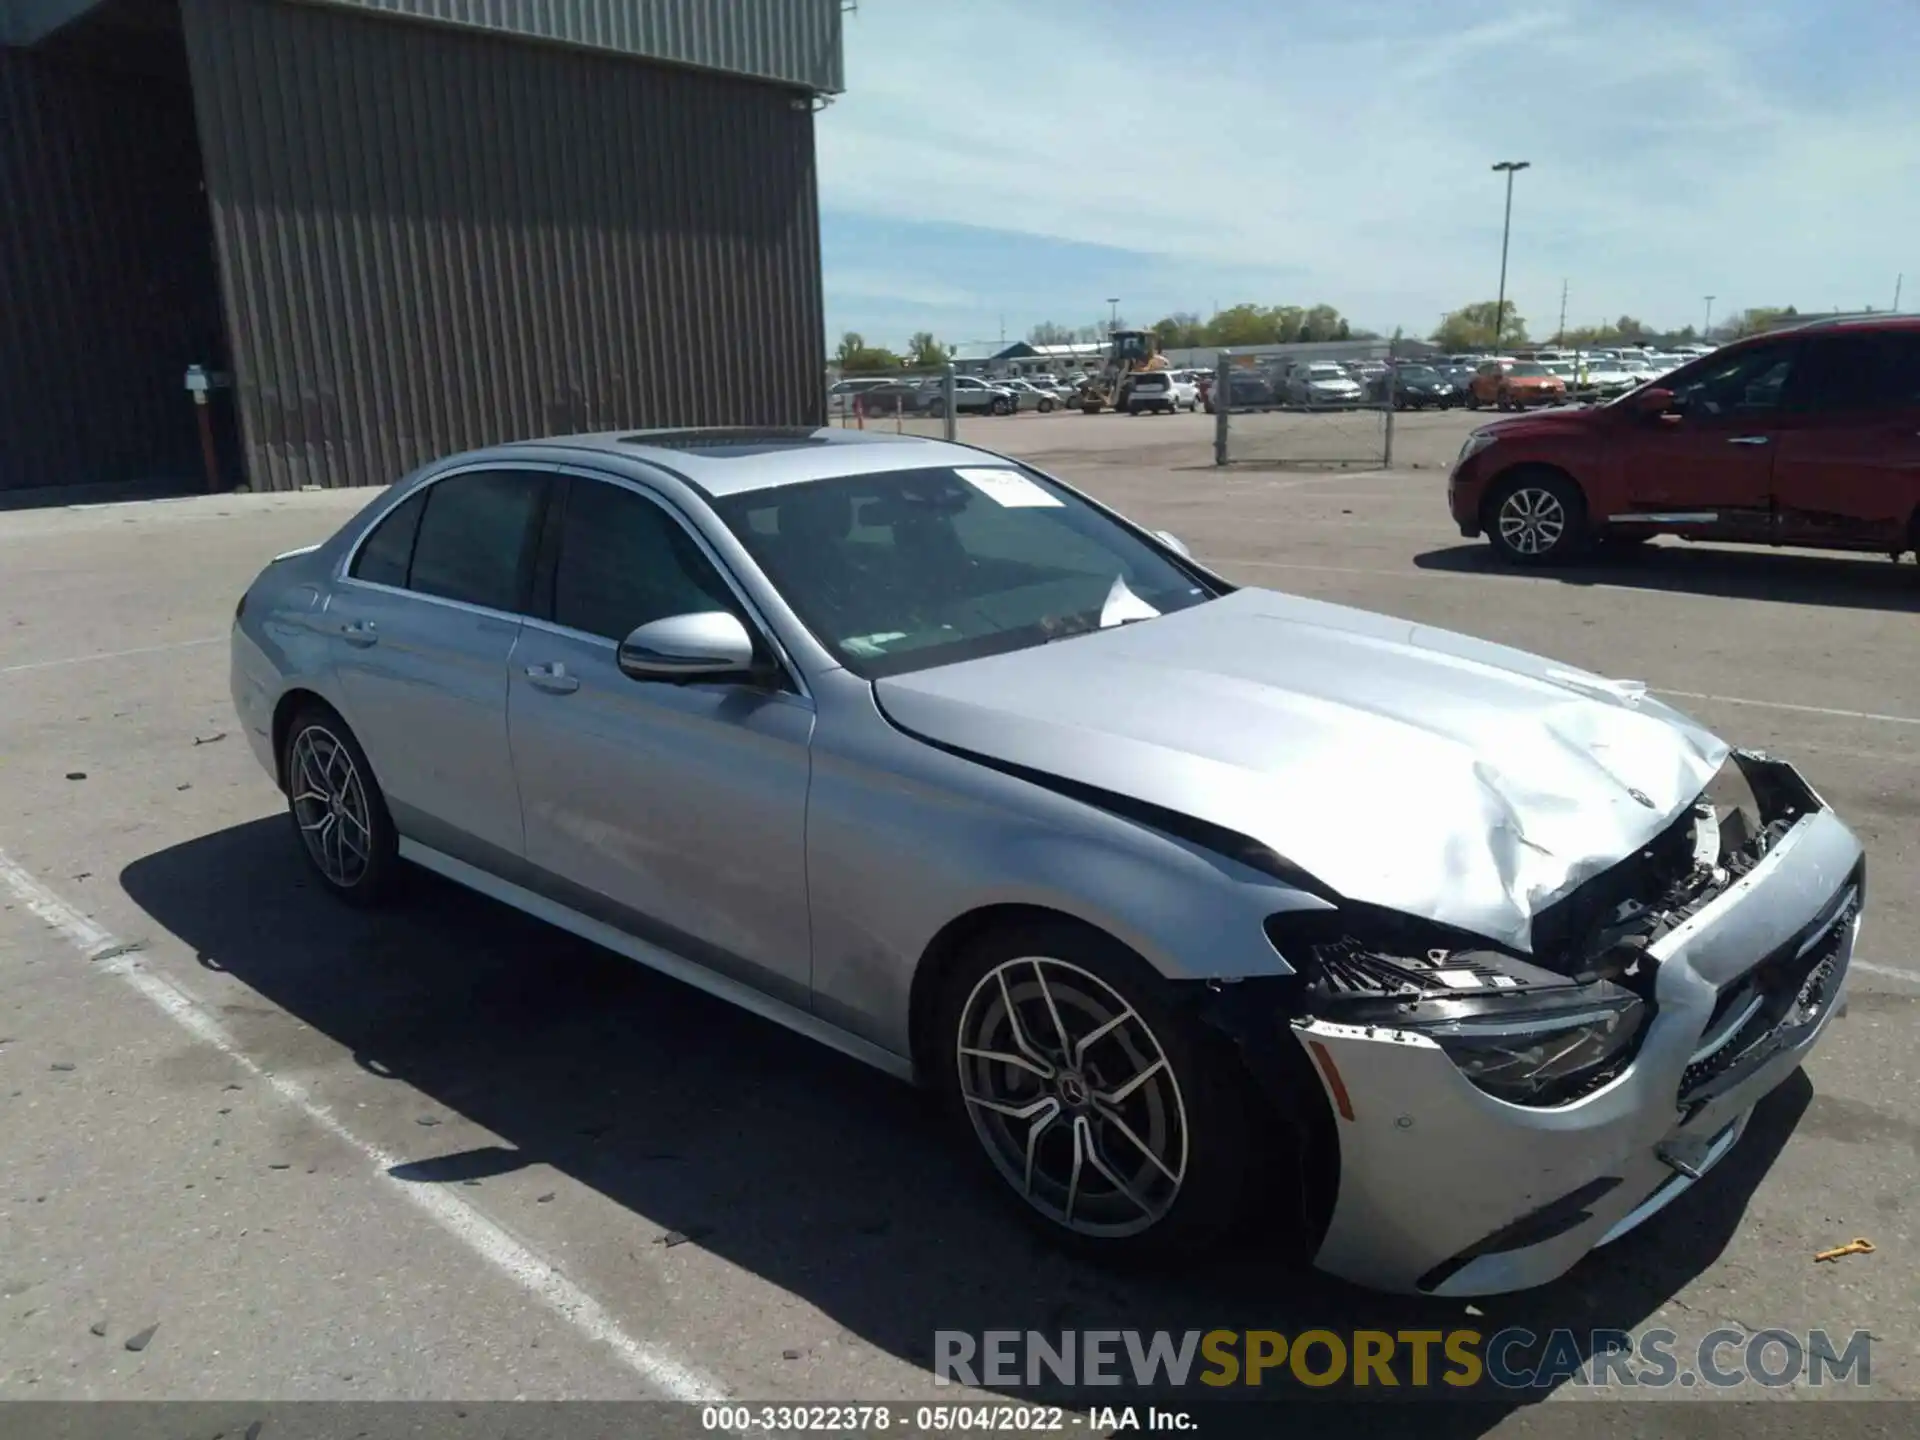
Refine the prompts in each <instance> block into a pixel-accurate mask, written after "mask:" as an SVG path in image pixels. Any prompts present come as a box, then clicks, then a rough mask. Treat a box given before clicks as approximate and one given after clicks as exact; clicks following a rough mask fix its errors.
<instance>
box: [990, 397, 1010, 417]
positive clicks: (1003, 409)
mask: <svg viewBox="0 0 1920 1440" xmlns="http://www.w3.org/2000/svg"><path fill="white" fill-rule="evenodd" d="M991 408H992V410H993V413H994V414H996V415H1011V414H1012V413H1013V402H1012V401H1010V400H999V399H996V400H995V401H994V402H993V405H992V407H991Z"/></svg>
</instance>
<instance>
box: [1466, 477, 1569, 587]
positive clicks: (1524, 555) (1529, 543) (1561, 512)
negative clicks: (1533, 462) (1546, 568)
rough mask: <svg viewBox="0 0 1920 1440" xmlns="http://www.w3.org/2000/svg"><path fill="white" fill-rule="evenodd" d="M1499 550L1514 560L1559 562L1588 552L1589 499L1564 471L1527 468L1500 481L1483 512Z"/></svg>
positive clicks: (1521, 562)
mask: <svg viewBox="0 0 1920 1440" xmlns="http://www.w3.org/2000/svg"><path fill="white" fill-rule="evenodd" d="M1482 521H1483V528H1484V529H1485V531H1486V534H1487V540H1488V542H1489V543H1490V544H1491V545H1492V546H1493V549H1494V553H1495V554H1497V555H1499V557H1500V558H1501V559H1502V560H1505V561H1506V562H1507V563H1508V564H1510V565H1557V564H1563V563H1565V562H1566V561H1568V560H1571V559H1573V558H1574V557H1576V556H1578V555H1580V554H1583V553H1585V551H1586V550H1587V549H1588V547H1589V539H1588V536H1587V498H1586V496H1585V495H1584V494H1582V493H1581V490H1580V487H1579V486H1578V485H1576V484H1575V483H1574V482H1573V480H1572V479H1571V478H1570V477H1568V476H1567V475H1565V474H1563V473H1561V472H1560V471H1558V470H1549V469H1546V468H1544V467H1527V468H1523V469H1520V470H1517V471H1515V472H1514V473H1513V474H1511V475H1509V476H1507V477H1506V478H1504V479H1503V480H1501V481H1500V483H1499V484H1498V485H1496V486H1494V488H1493V490H1492V491H1491V492H1490V493H1489V494H1488V496H1487V503H1486V506H1485V508H1484V510H1483V511H1482Z"/></svg>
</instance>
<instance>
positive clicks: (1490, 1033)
mask: <svg viewBox="0 0 1920 1440" xmlns="http://www.w3.org/2000/svg"><path fill="white" fill-rule="evenodd" d="M1356 929H1358V930H1360V931H1362V932H1364V934H1363V935H1356V934H1355V933H1354V931H1355V930H1356ZM1266 931H1267V938H1268V939H1269V940H1270V941H1271V942H1272V943H1273V947H1274V949H1275V950H1277V951H1278V952H1279V953H1280V955H1281V956H1282V957H1283V958H1284V959H1285V960H1286V961H1287V963H1288V964H1289V965H1290V966H1292V967H1293V969H1294V970H1295V971H1296V972H1297V973H1298V974H1299V975H1300V976H1301V978H1302V980H1303V981H1304V982H1305V993H1304V995H1303V997H1302V1001H1301V1004H1302V1007H1303V1009H1304V1010H1305V1011H1306V1012H1307V1013H1310V1014H1314V1015H1318V1016H1321V1017H1323V1018H1325V1019H1328V1020H1333V1021H1338V1022H1340V1023H1342V1024H1349V1025H1368V1026H1374V1025H1377V1026H1381V1027H1383V1028H1386V1029H1391V1030H1404V1031H1410V1032H1412V1033H1414V1034H1418V1035H1424V1036H1426V1037H1427V1038H1428V1039H1429V1040H1432V1041H1433V1042H1434V1044H1436V1045H1438V1046H1439V1047H1440V1048H1441V1050H1443V1051H1445V1052H1446V1055H1447V1058H1448V1059H1450V1060H1451V1061H1452V1062H1453V1063H1454V1064H1455V1065H1456V1066H1457V1067H1458V1068H1459V1070H1460V1073H1461V1074H1462V1075H1464V1076H1466V1078H1467V1079H1468V1080H1470V1081H1471V1082H1472V1083H1473V1084H1474V1085H1475V1086H1477V1087H1478V1088H1479V1089H1481V1090H1483V1091H1485V1092H1486V1093H1487V1094H1489V1095H1491V1096H1493V1097H1494V1098H1495V1099H1498V1100H1504V1101H1506V1102H1508V1103H1509V1104H1513V1105H1529V1106H1552V1105H1565V1104H1568V1103H1569V1102H1571V1101H1574V1100H1578V1099H1579V1098H1580V1097H1581V1096H1583V1095H1587V1094H1590V1093H1592V1092H1593V1091H1595V1090H1597V1089H1599V1088H1600V1087H1601V1086H1602V1085H1605V1084H1606V1083H1607V1082H1608V1081H1610V1080H1612V1079H1613V1078H1614V1077H1615V1076H1616V1075H1618V1074H1619V1073H1620V1072H1621V1071H1622V1070H1624V1069H1625V1068H1626V1066H1627V1064H1628V1062H1630V1061H1631V1060H1632V1059H1633V1056H1634V1052H1635V1050H1636V1048H1637V1046H1638V1043H1639V1039H1640V1034H1641V1031H1642V1030H1643V1029H1644V1028H1645V1025H1646V1020H1647V1016H1648V1013H1649V1011H1648V1008H1647V1006H1646V1004H1645V1002H1643V1001H1642V1000H1641V998H1640V997H1639V996H1638V995H1637V994H1635V993H1634V992H1633V991H1631V990H1629V989H1628V988H1627V987H1626V986H1625V985H1622V984H1617V983H1615V981H1613V980H1610V979H1607V978H1604V977H1605V974H1606V973H1607V972H1604V971H1602V972H1600V974H1598V975H1596V974H1595V973H1594V972H1591V971H1590V972H1588V973H1587V974H1586V975H1582V976H1579V977H1578V978H1574V977H1570V976H1569V975H1567V974H1563V973H1561V972H1560V971H1557V970H1548V969H1546V968H1545V967H1544V966H1542V965H1540V964H1538V963H1536V962H1533V961H1529V960H1523V959H1521V958H1520V957H1518V956H1515V955H1509V954H1505V953H1503V952H1500V951H1496V950H1492V949H1489V948H1488V947H1487V946H1486V945H1485V944H1484V942H1479V941H1476V940H1475V939H1474V938H1473V937H1471V936H1467V935H1464V934H1460V933H1458V932H1443V931H1441V930H1439V929H1438V928H1437V927H1435V926H1432V925H1428V924H1426V923H1425V922H1422V921H1417V920H1413V919H1411V918H1410V917H1407V916H1396V915H1389V914H1387V913H1386V912H1372V913H1353V912H1349V913H1347V914H1344V915H1343V914H1341V913H1340V912H1338V911H1333V910H1325V911H1292V912H1283V913H1281V914H1278V915H1272V916H1269V917H1268V918H1267V921H1266Z"/></svg>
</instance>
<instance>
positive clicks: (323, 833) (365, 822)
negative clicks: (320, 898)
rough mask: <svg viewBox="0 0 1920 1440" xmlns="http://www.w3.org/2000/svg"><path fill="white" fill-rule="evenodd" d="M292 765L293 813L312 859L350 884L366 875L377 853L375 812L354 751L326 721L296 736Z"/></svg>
mask: <svg viewBox="0 0 1920 1440" xmlns="http://www.w3.org/2000/svg"><path fill="white" fill-rule="evenodd" d="M290 755H291V763H290V764H289V765H288V767H287V768H288V776H287V780H288V785H289V788H290V789H291V791H292V798H293V819H294V823H295V824H296V825H298V826H299V827H300V839H301V841H302V842H303V843H304V844H305V845H306V847H307V854H308V855H309V856H310V857H312V860H313V863H314V865H315V866H316V867H317V868H318V869H319V871H320V873H321V874H322V875H324V876H325V877H326V878H327V879H328V880H330V881H331V882H332V883H333V884H335V885H338V886H339V887H340V888H341V889H343V890H348V889H351V888H352V887H353V886H355V885H357V884H359V883H360V881H361V880H363V879H365V878H366V874H367V867H368V866H369V865H370V864H371V863H372V856H373V814H372V807H371V806H370V805H369V804H368V800H367V788H366V784H365V782H364V781H363V780H362V779H361V776H360V770H359V767H357V766H356V765H355V764H354V763H353V755H352V753H351V752H349V751H348V749H347V747H346V746H345V745H343V744H342V743H341V742H340V738H339V737H338V736H336V735H335V734H334V733H333V732H332V731H330V730H328V729H327V728H326V727H325V726H322V725H309V726H307V727H306V728H305V729H304V730H302V731H301V732H300V733H299V735H297V736H296V737H294V742H293V749H292V751H291V752H290Z"/></svg>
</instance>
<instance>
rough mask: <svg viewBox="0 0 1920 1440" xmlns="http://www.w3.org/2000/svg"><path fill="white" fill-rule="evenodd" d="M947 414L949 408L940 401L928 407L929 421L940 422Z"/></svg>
mask: <svg viewBox="0 0 1920 1440" xmlns="http://www.w3.org/2000/svg"><path fill="white" fill-rule="evenodd" d="M946 413H947V407H946V406H945V405H944V404H942V403H941V402H940V401H938V400H935V401H933V402H932V403H931V404H929V405H928V406H927V417H928V418H929V419H932V420H939V419H941V418H943V417H944V416H945V415H946Z"/></svg>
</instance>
